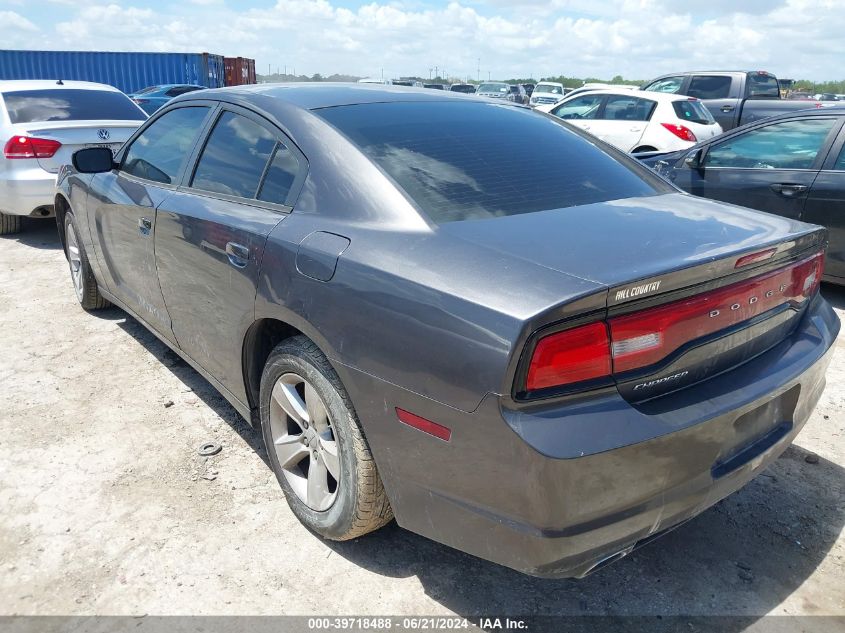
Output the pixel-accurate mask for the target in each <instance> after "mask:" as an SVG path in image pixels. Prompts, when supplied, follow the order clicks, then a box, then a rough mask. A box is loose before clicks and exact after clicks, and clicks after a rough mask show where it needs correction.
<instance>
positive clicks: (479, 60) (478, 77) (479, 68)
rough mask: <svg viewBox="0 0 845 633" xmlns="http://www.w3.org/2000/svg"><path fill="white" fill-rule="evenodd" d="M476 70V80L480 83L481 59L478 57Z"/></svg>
mask: <svg viewBox="0 0 845 633" xmlns="http://www.w3.org/2000/svg"><path fill="white" fill-rule="evenodd" d="M477 70H478V75H477V77H476V79H477V80H478V81H479V82H480V81H481V58H480V57H479V58H478V69H477Z"/></svg>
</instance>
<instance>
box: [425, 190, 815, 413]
mask: <svg viewBox="0 0 845 633" xmlns="http://www.w3.org/2000/svg"><path fill="white" fill-rule="evenodd" d="M440 228H441V229H442V230H444V231H446V232H449V233H451V234H452V235H454V236H456V237H460V238H461V239H464V240H467V241H469V242H473V243H477V244H483V245H484V246H486V247H488V248H493V249H496V250H498V251H500V252H501V253H502V254H503V255H505V256H507V257H516V258H519V259H523V260H528V261H532V262H534V263H535V264H538V265H541V266H543V267H546V268H551V269H554V270H557V271H560V272H562V273H566V274H568V275H574V276H577V277H580V278H582V279H586V280H590V281H593V282H597V283H599V284H601V285H603V286H604V287H605V288H607V295H606V306H607V310H606V312H605V314H604V316H603V319H604V320H605V322H606V323H607V324H608V326H607V327H608V330H607V331H608V333H609V337H610V344H611V346H612V347H611V349H612V352H611V354H612V356H613V360H612V366H613V372H612V376H611V377H610V378H609V379H610V380H611V381H612V382H613V383H615V384H616V386H617V388H618V390H619V392H620V394H621V395H622V396H623V397H624V398H626V399H628V400H629V401H631V402H641V401H644V400H651V399H654V398H657V397H659V396H662V395H666V394H668V393H670V392H673V391H677V390H679V389H683V388H685V387H688V386H691V385H693V384H696V383H698V382H701V381H703V380H706V379H708V378H710V377H713V376H715V375H717V374H721V373H724V372H725V371H729V370H730V369H731V368H734V367H737V366H739V365H741V364H743V363H744V362H746V361H747V360H750V359H751V358H754V357H755V356H757V355H759V354H761V353H763V352H765V351H766V350H768V349H771V348H772V347H774V346H775V345H777V344H778V343H780V342H781V341H783V340H784V338H786V337H787V336H788V335H789V334H790V333H791V332H792V331H793V330H794V328H795V326H796V325H797V322H798V319H799V317H800V314H801V313H802V310H803V308H804V306H805V304H806V303H807V301H806V298H805V296H804V295H803V294H801V292H802V290H803V284H804V282H805V281H808V282H809V279H810V276H811V275H812V281H813V283H815V284H816V286H814V288H815V287H817V281H818V278H819V277H820V274H821V273H820V271H817V272H813V269H812V268H808V267H807V266H811V265H813V264H812V263H811V264H805V265H804V267H803V268H801V267H800V266H799V267H798V268H795V262H802V261H806V260H807V257H808V256H811V255H813V254H814V253H818V252H819V251H820V250H821V249H822V248H823V247H824V245H825V240H826V233H825V231H824V229H822V228H821V227H816V226H813V225H809V224H805V223H802V222H796V221H793V220H789V219H787V218H783V217H779V216H774V215H770V214H767V213H761V212H756V211H752V210H749V209H744V208H742V207H736V206H733V205H727V204H722V203H717V202H713V201H710V200H704V199H700V198H694V197H692V196H688V195H684V194H666V195H660V196H653V197H646V198H636V199H633V198H632V199H626V200H618V201H612V202H606V203H600V204H593V205H585V206H582V207H571V208H567V209H559V210H553V211H547V212H539V213H533V214H526V215H522V216H510V217H503V218H497V219H494V220H486V221H476V222H457V223H452V224H446V225H443V226H441V227H440ZM760 253H762V257H760V258H759V259H750V260H744V259H743V258H745V257H747V256H749V255H754V254H760ZM746 261H747V263H745V262H746ZM814 261H815V260H814ZM802 275H803V276H802ZM799 277H800V278H799ZM805 277H806V279H805ZM679 314H680V315H682V317H681V318H678V315H679ZM638 315H639V316H640V317H643V316H645V318H638ZM549 318H550V319H553V317H552V316H551V315H550V317H549ZM593 318H596V319H602V317H601V316H594V317H593ZM673 320H674V323H673V324H672V325H671V326H669V325H666V324H667V323H672V322H673ZM564 327H565V326H564ZM555 330H557V331H560V330H561V325H560V324H559V323H554V321H553V320H549V321H547V322H546V323H542V324H541V325H540V326H539V327H537V330H536V331H535V332H534V333H533V334H532V336H531V338H530V339H529V343H528V346H527V352H528V353H527V354H525V355H524V357H525V358H527V359H528V360H530V357H531V356H532V349H533V345H535V344H536V342H537V341H538V340H540V339H542V338H543V337H544V336H546V335H547V334H546V333H547V332H553V331H555ZM641 345H644V346H645V350H646V352H647V351H648V349H649V346H653V347H654V349H652V351H653V352H655V353H654V354H651V355H649V354H648V353H645V354H644V355H643V356H642V357H641V360H642V362H631V354H634V358H635V359H636V354H637V353H641V352H640V348H639V347H638V346H641ZM514 390H515V393H516V394H517V397H518V398H526V399H529V398H532V397H545V396H549V395H554V393H555V392H554V390H552V391H550V392H545V393H536V394H532V393H530V392H527V391H526V390H525V389H521V388H520V385H519V384H517V385H515V388H514Z"/></svg>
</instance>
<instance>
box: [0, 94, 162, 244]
mask: <svg viewBox="0 0 845 633" xmlns="http://www.w3.org/2000/svg"><path fill="white" fill-rule="evenodd" d="M146 118H147V115H146V113H144V111H143V110H141V108H139V107H138V106H137V105H136V104H134V103H133V102H132V100H131V99H129V97H127V96H126V95H124V94H123V93H122V92H120V91H119V90H117V89H116V88H113V87H111V86H106V85H104V84H96V83H89V82H84V81H61V80H57V81H52V80H50V81H45V80H39V81H28V80H25V81H0V142H2V143H4V146H3V157H2V158H0V235H6V234H9V233H17V232H18V231H20V228H21V217H22V216H33V217H50V216H52V215H54V211H53V197H54V195H55V192H54V189H55V186H56V174H57V173H58V171H59V167H61V166H62V165H64V164H69V163H70V157H71V156H72V155H73V152H75V151H76V150H78V149H81V148H83V147H97V146H105V147H109V148H111V149H112V150H117V149H119V148H120V146H121V145H123V143H124V141H126V140H127V139H128V138H129V137H130V136H131V135H132V133H133V132H134V131H135V130H136V129H137V128H138V126H139V125H140V124H141V123H143V122H144V121H145V120H146Z"/></svg>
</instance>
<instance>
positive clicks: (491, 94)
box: [475, 81, 513, 101]
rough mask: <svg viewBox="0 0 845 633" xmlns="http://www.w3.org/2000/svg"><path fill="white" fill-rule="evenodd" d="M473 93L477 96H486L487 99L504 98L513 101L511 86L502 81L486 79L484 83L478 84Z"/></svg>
mask: <svg viewBox="0 0 845 633" xmlns="http://www.w3.org/2000/svg"><path fill="white" fill-rule="evenodd" d="M475 94H477V95H478V96H479V97H487V98H488V99H505V100H507V101H513V94H511V86H510V84H506V83H505V82H503V81H488V82H486V83H482V84H479V86H478V89H477V90H476V91H475Z"/></svg>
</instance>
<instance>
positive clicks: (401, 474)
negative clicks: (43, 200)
mask: <svg viewBox="0 0 845 633" xmlns="http://www.w3.org/2000/svg"><path fill="white" fill-rule="evenodd" d="M502 147H507V148H508V151H507V152H502V151H501V148H502ZM55 203H56V211H57V221H58V223H59V227H60V229H61V235H62V239H63V242H64V247H65V251H66V253H67V257H68V261H69V263H70V272H71V278H72V280H73V286H74V288H75V290H76V295H77V297H78V299H79V301H80V303H81V304H82V307H83V308H85V309H88V310H93V309H97V308H103V307H105V306H107V305H109V304H110V303H112V304H115V305H117V306H119V307H120V308H122V309H123V310H125V311H126V312H128V313H129V314H130V315H132V316H133V317H135V318H137V319H138V320H139V321H141V322H142V323H144V324H145V325H146V326H147V327H148V328H149V329H150V330H152V331H153V332H154V333H155V334H156V335H157V336H158V337H159V338H160V339H161V340H162V341H164V343H166V344H167V345H169V346H170V347H171V348H173V350H175V351H176V353H178V354H179V355H181V356H182V357H183V358H184V359H185V360H186V361H187V362H189V363H190V364H191V365H192V366H193V367H195V368H196V369H197V371H199V372H200V373H201V374H202V375H203V376H204V377H206V378H207V379H208V380H209V381H210V382H211V383H212V384H213V385H214V386H215V387H216V388H217V389H219V390H220V392H221V393H222V394H223V395H224V396H225V397H226V398H227V399H228V400H229V401H230V402H231V403H232V404H233V405H234V407H235V408H236V409H237V410H238V411H239V412H240V413H241V414H242V415H243V416H244V417H246V418H247V419H249V420H251V421H252V422H253V424H255V425H256V426H258V427H260V428H261V432H262V433H263V436H264V441H265V442H266V445H267V449H268V454H269V458H270V461H271V464H272V467H273V470H274V471H275V473H276V476H277V477H278V480H279V483H280V485H281V487H282V489H283V491H284V493H285V496H286V497H287V501H288V503H289V504H290V507H291V509H292V510H293V512H294V514H296V516H297V517H298V518H299V519H300V520H301V521H302V522H303V523H305V524H306V525H307V526H308V527H309V528H311V529H312V530H313V531H315V532H316V533H318V534H320V535H322V536H324V537H326V538H329V539H336V540H343V539H350V538H353V537H357V536H360V535H362V534H365V533H366V532H369V531H371V530H374V529H376V528H378V527H380V526H382V525H384V524H385V523H387V522H388V521H390V520H391V518H392V517H393V516H395V517H396V521H397V522H398V523H399V525H401V526H403V527H405V528H407V529H409V530H413V531H415V532H418V533H420V534H423V535H425V536H427V537H429V538H432V539H434V540H437V541H440V542H442V543H445V544H448V545H450V546H453V547H456V548H458V549H461V550H464V551H466V552H470V553H472V554H474V555H476V556H480V557H483V558H486V559H489V560H492V561H495V562H497V563H501V564H503V565H507V566H510V567H513V568H515V569H518V570H521V571H524V572H526V573H529V574H535V575H541V576H582V575H584V574H586V573H589V572H590V571H592V570H594V569H597V568H598V567H599V566H601V565H603V564H606V563H608V562H610V561H613V560H615V559H618V558H620V557H622V556H624V555H625V554H627V553H628V552H630V551H631V550H632V549H633V548H635V547H637V546H639V545H642V544H644V543H646V542H649V541H651V540H653V539H654V538H655V537H657V536H659V535H660V534H662V533H665V532H666V531H667V530H670V529H672V528H674V527H676V526H678V525H679V524H681V523H682V522H683V521H685V520H687V519H689V518H691V517H693V516H695V515H696V514H698V513H699V512H701V511H702V510H704V509H705V508H707V507H709V506H711V505H712V504H714V503H715V502H717V501H718V500H719V499H721V498H723V497H725V496H726V495H728V494H730V493H732V492H733V491H735V490H737V489H738V488H740V487H741V486H742V485H743V484H745V483H746V482H748V481H749V480H750V479H751V478H753V477H754V476H755V475H757V474H759V473H760V472H761V471H762V470H763V469H764V468H766V466H767V465H768V464H769V463H771V461H772V460H774V459H775V458H776V457H777V456H778V455H779V454H780V453H781V452H782V451H783V450H784V449H785V448H786V447H787V446H788V445H789V443H790V442H791V441H792V440H793V438H794V437H795V435H796V434H797V433H798V432H799V430H800V429H801V427H802V426H803V424H804V423H805V421H806V420H807V418H808V416H809V415H810V412H811V411H812V409H813V407H814V406H815V404H816V402H817V401H818V399H819V396H820V394H821V392H822V390H823V388H824V385H825V369H826V368H827V365H828V362H829V360H830V356H831V345H832V343H833V341H834V339H835V337H836V335H837V332H838V330H839V321H838V320H837V318H836V316H835V314H834V313H833V311H832V310H831V308H830V306H829V305H828V304H827V303H826V302H825V300H824V299H823V298H822V297H821V296H820V294H819V280H820V278H821V275H822V270H823V268H822V267H823V263H824V249H825V246H826V240H827V237H826V233H825V231H824V229H822V228H820V227H817V226H812V225H808V224H804V223H801V222H796V221H793V220H789V219H786V218H782V217H777V216H774V215H768V214H765V213H759V212H756V211H750V210H748V209H743V208H740V207H736V206H731V205H727V204H721V203H716V202H712V201H709V200H702V199H698V198H694V197H691V196H689V195H686V194H683V193H679V192H678V191H677V190H676V189H674V188H672V187H671V186H670V185H668V184H667V183H665V182H664V181H662V180H661V179H660V178H659V177H657V176H656V175H654V174H652V173H651V172H650V171H649V170H648V169H646V168H645V167H642V166H640V165H639V164H638V163H637V162H636V161H635V160H634V159H631V158H628V157H627V156H625V155H623V154H621V153H619V152H617V151H616V150H614V149H613V148H611V147H610V146H608V145H605V144H603V143H601V142H600V141H597V140H596V139H594V138H592V137H590V136H588V135H586V134H584V133H582V132H579V131H578V130H575V129H573V128H571V127H569V126H568V125H567V124H566V123H564V122H562V121H560V120H557V119H555V118H552V117H548V116H546V115H543V114H540V113H537V112H532V111H530V110H528V109H526V108H522V107H518V106H515V105H511V104H507V103H496V102H493V101H486V100H481V99H476V98H474V97H471V96H470V97H467V96H465V95H459V94H454V93H449V92H441V91H432V90H415V89H407V88H404V89H403V88H391V87H385V86H365V85H357V86H355V85H348V86H344V85H332V84H318V85H307V86H299V85H288V86H272V85H259V86H244V87H238V88H227V89H221V90H207V91H202V92H201V93H192V94H188V95H185V96H184V97H179V98H177V99H174V100H173V101H171V102H170V103H169V104H168V105H167V106H165V107H164V108H163V109H162V110H160V111H158V112H157V113H156V114H155V115H154V116H153V117H152V118H151V119H150V120H149V121H148V122H146V123H145V124H144V125H143V126H142V127H141V128H140V129H139V130H138V132H137V133H136V134H135V135H134V136H133V137H132V138H131V139H130V140H129V141H128V142H127V143H126V144H125V145H124V146H123V148H122V149H121V150H120V151H119V152H118V153H117V154H116V155H115V156H113V155H112V153H111V152H110V151H109V150H108V149H104V148H91V149H84V150H81V151H79V152H77V153H76V154H75V155H74V158H73V167H72V168H71V167H67V168H65V169H63V171H62V173H61V175H60V178H59V182H58V191H57V194H56V200H55Z"/></svg>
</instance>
